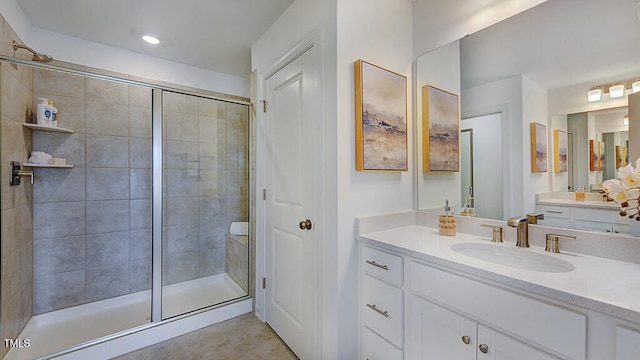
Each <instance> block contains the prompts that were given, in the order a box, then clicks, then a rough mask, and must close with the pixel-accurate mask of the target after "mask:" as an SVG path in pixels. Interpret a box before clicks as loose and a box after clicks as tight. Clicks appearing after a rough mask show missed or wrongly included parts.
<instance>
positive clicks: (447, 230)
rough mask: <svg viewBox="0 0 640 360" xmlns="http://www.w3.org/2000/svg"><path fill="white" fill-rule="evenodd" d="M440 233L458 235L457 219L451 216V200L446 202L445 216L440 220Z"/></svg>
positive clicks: (441, 216)
mask: <svg viewBox="0 0 640 360" xmlns="http://www.w3.org/2000/svg"><path fill="white" fill-rule="evenodd" d="M438 232H439V233H440V235H446V236H453V235H455V234H456V217H455V216H453V215H451V208H450V207H449V200H445V201H444V215H440V217H439V218H438Z"/></svg>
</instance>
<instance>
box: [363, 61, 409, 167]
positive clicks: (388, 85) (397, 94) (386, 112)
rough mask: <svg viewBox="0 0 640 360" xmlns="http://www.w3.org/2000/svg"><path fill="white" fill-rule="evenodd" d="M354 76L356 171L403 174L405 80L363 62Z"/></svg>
mask: <svg viewBox="0 0 640 360" xmlns="http://www.w3.org/2000/svg"><path fill="white" fill-rule="evenodd" d="M354 72H355V109H356V114H355V118H356V170H358V171H368V170H379V171H406V170H407V169H408V160H407V151H408V150H407V78H406V77H405V76H403V75H400V74H396V73H394V72H392V71H389V70H386V69H384V68H381V67H379V66H376V65H373V64H370V63H368V62H366V61H363V60H358V61H356V62H355V63H354Z"/></svg>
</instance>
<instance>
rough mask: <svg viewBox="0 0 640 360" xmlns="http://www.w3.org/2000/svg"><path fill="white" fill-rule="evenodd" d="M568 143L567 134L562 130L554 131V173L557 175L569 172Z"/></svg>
mask: <svg viewBox="0 0 640 360" xmlns="http://www.w3.org/2000/svg"><path fill="white" fill-rule="evenodd" d="M568 152H569V151H568V141H567V133H566V131H562V130H553V171H554V172H556V173H561V172H567V169H568V166H567V165H568V160H569V157H568Z"/></svg>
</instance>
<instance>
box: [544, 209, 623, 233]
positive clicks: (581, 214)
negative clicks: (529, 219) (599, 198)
mask: <svg viewBox="0 0 640 360" xmlns="http://www.w3.org/2000/svg"><path fill="white" fill-rule="evenodd" d="M536 211H537V212H539V213H541V214H543V215H544V219H542V220H538V224H540V225H545V226H557V227H563V228H570V229H577V230H585V231H597V232H602V233H612V234H628V233H629V219H628V218H626V217H624V216H620V208H618V207H608V208H604V209H603V208H597V207H595V206H589V207H579V206H559V205H543V204H537V205H536Z"/></svg>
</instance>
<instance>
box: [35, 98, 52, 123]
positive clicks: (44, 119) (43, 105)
mask: <svg viewBox="0 0 640 360" xmlns="http://www.w3.org/2000/svg"><path fill="white" fill-rule="evenodd" d="M37 111H38V113H37V115H36V117H37V120H38V125H42V126H53V122H52V117H53V112H52V111H51V106H49V100H47V99H45V98H38V105H37Z"/></svg>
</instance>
